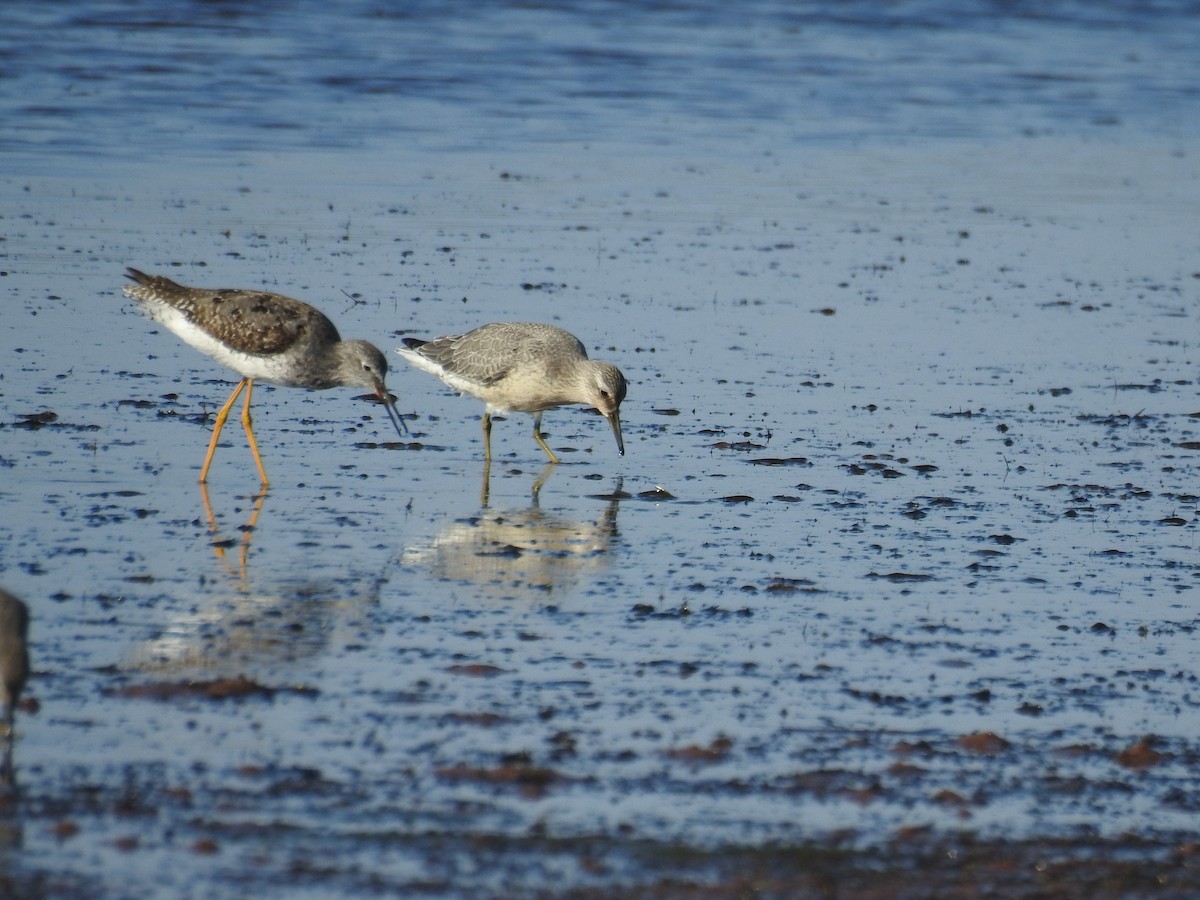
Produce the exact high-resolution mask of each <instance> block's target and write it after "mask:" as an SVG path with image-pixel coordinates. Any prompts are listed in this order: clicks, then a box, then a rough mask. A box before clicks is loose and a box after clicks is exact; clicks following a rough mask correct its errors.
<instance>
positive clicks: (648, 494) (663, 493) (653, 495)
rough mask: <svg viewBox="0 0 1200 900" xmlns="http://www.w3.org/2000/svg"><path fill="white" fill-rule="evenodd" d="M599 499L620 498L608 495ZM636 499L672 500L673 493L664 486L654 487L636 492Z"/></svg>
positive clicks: (673, 497)
mask: <svg viewBox="0 0 1200 900" xmlns="http://www.w3.org/2000/svg"><path fill="white" fill-rule="evenodd" d="M601 499H612V500H615V499H620V498H617V497H614V496H612V495H609V496H608V497H607V498H601ZM638 499H639V500H674V499H675V495H674V494H672V493H671V492H670V491H668V490H667V489H666V488H661V487H656V488H654V489H653V490H649V491H642V492H641V493H639V494H638Z"/></svg>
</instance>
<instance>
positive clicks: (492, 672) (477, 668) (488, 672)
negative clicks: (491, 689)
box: [446, 663, 508, 678]
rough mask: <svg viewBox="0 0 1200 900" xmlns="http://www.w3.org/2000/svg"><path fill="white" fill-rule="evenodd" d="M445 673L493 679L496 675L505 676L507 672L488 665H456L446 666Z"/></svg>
mask: <svg viewBox="0 0 1200 900" xmlns="http://www.w3.org/2000/svg"><path fill="white" fill-rule="evenodd" d="M446 671H447V672H449V673H450V674H451V675H465V676H467V677H468V678H495V677H496V676H497V675H503V674H505V673H506V672H507V671H508V670H507V669H502V668H500V667H499V666H493V665H489V664H488V663H458V664H456V665H452V666H446Z"/></svg>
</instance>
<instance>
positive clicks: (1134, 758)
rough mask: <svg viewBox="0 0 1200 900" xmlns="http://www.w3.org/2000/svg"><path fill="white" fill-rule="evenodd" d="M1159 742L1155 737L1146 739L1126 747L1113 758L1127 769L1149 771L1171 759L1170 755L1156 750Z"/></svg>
mask: <svg viewBox="0 0 1200 900" xmlns="http://www.w3.org/2000/svg"><path fill="white" fill-rule="evenodd" d="M1158 743H1159V741H1158V740H1157V739H1156V738H1154V737H1152V736H1151V737H1144V738H1142V739H1141V740H1140V741H1138V742H1137V743H1136V744H1134V745H1132V746H1130V747H1126V748H1125V749H1124V750H1122V751H1121V752H1120V753H1118V754H1117V755H1116V756H1114V757H1113V758H1114V759H1115V760H1116V762H1117V764H1118V765H1121V766H1124V767H1125V768H1127V769H1147V768H1149V767H1150V766H1156V765H1158V764H1159V763H1162V762H1167V761H1169V760H1170V759H1171V756H1170V755H1169V754H1165V753H1160V752H1159V751H1158V750H1156V749H1154V748H1155V745H1156V744H1158Z"/></svg>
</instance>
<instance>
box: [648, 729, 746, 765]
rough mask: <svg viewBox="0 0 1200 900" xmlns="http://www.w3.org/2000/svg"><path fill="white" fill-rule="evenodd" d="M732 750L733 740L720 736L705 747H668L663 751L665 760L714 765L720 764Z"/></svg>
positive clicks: (690, 745)
mask: <svg viewBox="0 0 1200 900" xmlns="http://www.w3.org/2000/svg"><path fill="white" fill-rule="evenodd" d="M732 749H733V740H732V739H730V738H728V737H725V736H724V735H721V736H720V737H717V738H715V739H713V741H712V742H711V743H709V744H708V745H707V746H701V745H699V744H688V745H686V746H684V747H669V748H667V749H666V750H664V751H663V756H665V757H666V758H667V759H673V760H677V761H679V762H686V763H693V764H698V763H715V762H721V761H722V760H724V759H725V757H727V756H728V755H729V751H730V750H732Z"/></svg>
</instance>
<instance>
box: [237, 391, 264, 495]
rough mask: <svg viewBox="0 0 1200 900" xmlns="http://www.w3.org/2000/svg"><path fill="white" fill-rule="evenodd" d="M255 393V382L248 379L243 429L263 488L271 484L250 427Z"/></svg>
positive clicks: (243, 408)
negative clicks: (251, 404) (251, 408)
mask: <svg viewBox="0 0 1200 900" xmlns="http://www.w3.org/2000/svg"><path fill="white" fill-rule="evenodd" d="M252 393H254V382H253V381H251V380H250V379H246V403H245V404H244V405H243V406H242V427H243V428H245V429H246V440H247V441H249V442H250V452H251V453H253V454H254V464H255V465H256V466H258V477H259V478H261V479H262V483H263V487H266V486H267V485H269V484H270V483H271V482H270V481H269V480H268V479H267V470H266V469H264V468H263V461H262V456H260V455H259V453H258V441H256V440H255V439H254V429H253V428H251V427H250V395H251V394H252Z"/></svg>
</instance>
